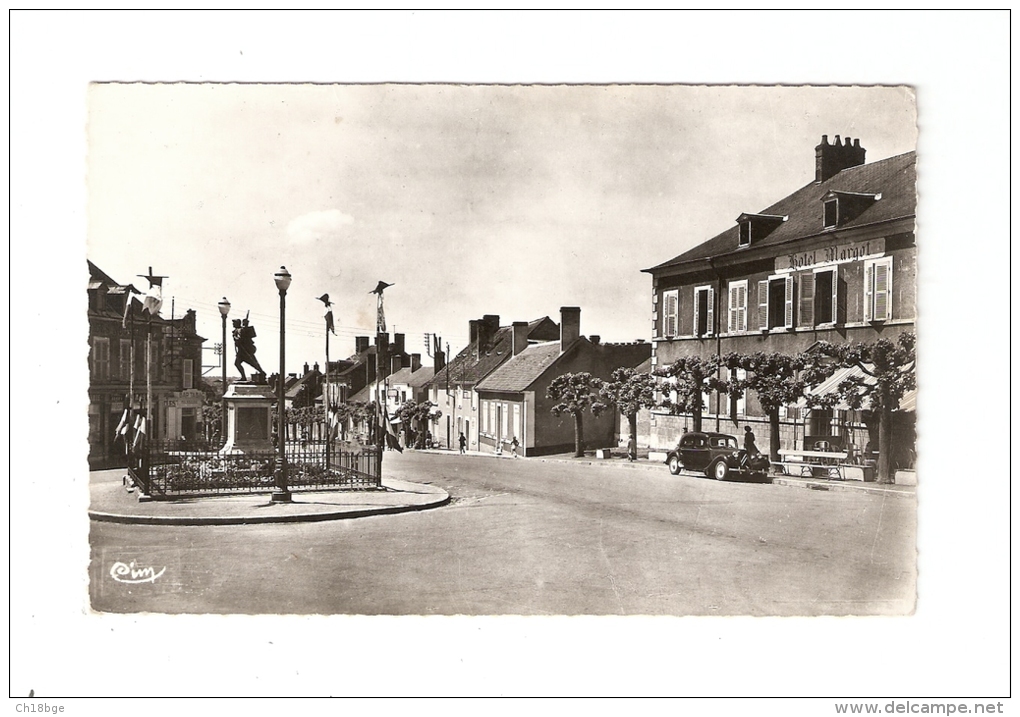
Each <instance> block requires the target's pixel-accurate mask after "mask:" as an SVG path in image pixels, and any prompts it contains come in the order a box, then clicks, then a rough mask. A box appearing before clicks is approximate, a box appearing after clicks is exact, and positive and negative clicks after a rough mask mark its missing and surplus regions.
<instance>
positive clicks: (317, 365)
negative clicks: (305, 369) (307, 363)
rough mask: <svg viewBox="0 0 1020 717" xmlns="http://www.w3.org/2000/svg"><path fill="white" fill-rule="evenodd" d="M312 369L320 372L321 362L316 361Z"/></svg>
mask: <svg viewBox="0 0 1020 717" xmlns="http://www.w3.org/2000/svg"><path fill="white" fill-rule="evenodd" d="M312 370H313V371H315V372H316V373H319V362H318V361H316V362H315V365H313V366H312Z"/></svg>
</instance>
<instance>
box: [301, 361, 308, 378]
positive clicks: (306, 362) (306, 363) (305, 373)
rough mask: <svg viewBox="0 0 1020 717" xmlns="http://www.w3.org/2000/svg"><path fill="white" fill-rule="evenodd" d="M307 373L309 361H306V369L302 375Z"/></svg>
mask: <svg viewBox="0 0 1020 717" xmlns="http://www.w3.org/2000/svg"><path fill="white" fill-rule="evenodd" d="M306 373H308V362H307V361H305V371H304V373H302V374H301V375H302V376H304V375H305V374H306Z"/></svg>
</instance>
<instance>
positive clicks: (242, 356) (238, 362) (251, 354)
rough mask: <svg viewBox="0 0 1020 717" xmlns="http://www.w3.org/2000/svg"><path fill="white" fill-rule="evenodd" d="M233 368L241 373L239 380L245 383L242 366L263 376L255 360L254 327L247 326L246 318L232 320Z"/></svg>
mask: <svg viewBox="0 0 1020 717" xmlns="http://www.w3.org/2000/svg"><path fill="white" fill-rule="evenodd" d="M233 336H234V356H235V357H236V358H235V359H234V366H235V367H236V368H237V370H238V371H240V372H241V380H242V381H247V380H248V379H247V378H246V377H245V375H244V366H243V364H248V365H249V366H251V367H252V368H254V369H255V370H256V371H258V372H259V373H261V374H265V371H263V370H262V367H261V366H260V365H259V360H258V359H257V358H255V350H256V349H255V341H254V339H255V327H254V326H250V325H249V324H248V318H247V317H245V318H244V319H234V330H233Z"/></svg>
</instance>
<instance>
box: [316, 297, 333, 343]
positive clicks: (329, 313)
mask: <svg viewBox="0 0 1020 717" xmlns="http://www.w3.org/2000/svg"><path fill="white" fill-rule="evenodd" d="M319 301H321V302H322V303H323V304H325V305H326V331H331V332H332V333H333V335H334V336H336V327H334V326H333V302H332V301H330V300H329V294H323V295H322V296H320V297H319Z"/></svg>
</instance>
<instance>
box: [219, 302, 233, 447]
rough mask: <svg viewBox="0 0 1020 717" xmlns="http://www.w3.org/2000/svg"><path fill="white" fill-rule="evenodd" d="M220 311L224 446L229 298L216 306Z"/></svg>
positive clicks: (224, 437)
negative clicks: (221, 325) (221, 326)
mask: <svg viewBox="0 0 1020 717" xmlns="http://www.w3.org/2000/svg"><path fill="white" fill-rule="evenodd" d="M216 306H217V307H219V310H220V321H221V323H222V324H223V343H222V344H220V362H221V363H222V364H223V394H222V397H221V400H220V410H221V411H222V412H223V415H222V416H221V418H222V419H223V420H222V424H223V425H222V427H221V437H222V438H223V441H224V445H225V444H226V440H227V399H226V395H227V314H229V313H230V302H229V301H227V297H225V296H224V297H223V301H221V302H220V303H218V304H216Z"/></svg>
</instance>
